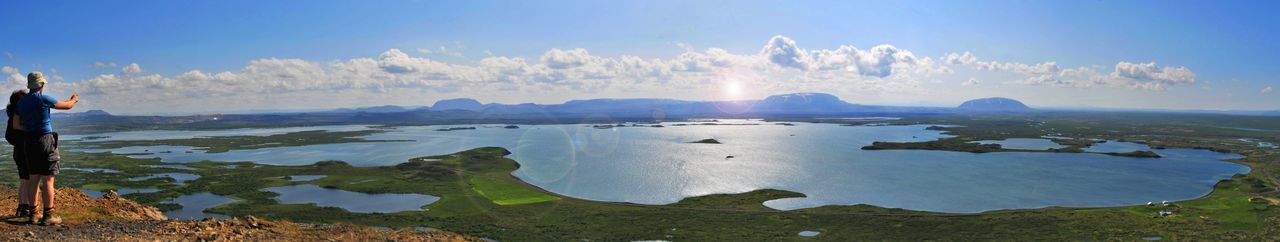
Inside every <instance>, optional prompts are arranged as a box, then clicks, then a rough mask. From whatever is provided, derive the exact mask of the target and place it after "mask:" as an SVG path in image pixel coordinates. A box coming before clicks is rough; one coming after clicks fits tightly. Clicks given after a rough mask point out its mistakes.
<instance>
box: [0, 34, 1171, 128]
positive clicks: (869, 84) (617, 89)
mask: <svg viewBox="0 0 1280 242" xmlns="http://www.w3.org/2000/svg"><path fill="white" fill-rule="evenodd" d="M678 46H680V47H681V48H683V49H684V50H685V51H684V52H683V53H680V54H679V55H676V56H673V57H669V58H641V57H638V56H627V55H623V56H597V55H593V54H592V53H591V52H589V51H588V50H586V49H582V48H574V49H550V50H547V51H546V52H544V53H543V54H542V55H541V56H538V57H537V58H536V59H532V58H531V59H526V58H521V57H511V56H495V55H492V54H487V55H488V56H486V57H483V58H480V59H479V60H477V61H474V62H467V63H451V62H444V61H439V60H436V59H432V58H430V57H433V56H440V55H445V56H453V55H452V54H447V53H457V52H454V51H453V50H450V49H448V48H445V47H443V46H442V47H440V48H438V49H417V50H416V52H417V53H415V54H421V55H424V56H412V55H410V54H409V53H405V52H403V51H401V50H399V49H388V50H386V51H385V52H382V53H381V54H378V55H376V56H371V57H363V58H353V59H347V60H333V61H308V60H302V59H288V58H266V59H258V60H253V61H250V62H249V63H248V64H246V65H245V66H244V67H242V68H240V69H238V70H229V71H215V72H207V71H202V70H190V71H187V72H185V73H182V74H178V75H168V76H166V75H159V74H142V69H141V67H139V66H138V65H137V64H136V63H131V64H130V65H128V66H125V67H124V68H123V69H122V71H121V73H114V74H103V75H98V76H96V77H93V78H90V79H87V80H82V81H77V82H58V83H55V84H56V85H55V86H54V88H53V89H54V90H67V91H69V92H79V93H81V94H84V96H85V98H86V100H96V101H93V102H86V103H85V105H87V106H90V107H89V108H96V109H107V110H108V111H113V112H121V113H131V112H156V110H170V109H179V110H172V111H171V112H182V111H186V112H195V111H200V112H214V111H219V110H245V109H286V108H296V107H334V106H371V105H384V104H398V105H422V104H427V103H430V101H433V100H435V99H439V98H441V97H474V98H480V99H482V100H486V101H512V102H529V101H552V102H559V101H564V100H565V99H569V98H579V97H584V96H585V97H601V96H608V97H626V96H640V97H653V96H654V95H661V97H672V98H687V99H702V100H706V99H724V98H729V97H725V96H719V95H718V94H716V93H722V92H723V90H721V89H722V86H726V85H729V84H732V85H735V86H739V87H743V88H744V89H747V90H745V91H744V92H745V93H749V94H747V95H746V96H741V95H739V96H735V97H733V98H754V97H763V96H764V95H769V94H777V93H787V92H803V91H820V92H831V93H837V94H843V95H849V96H864V97H865V96H872V97H873V98H874V97H875V96H881V97H883V96H895V97H899V96H910V95H903V94H914V95H932V94H922V93H929V92H932V93H934V94H937V93H945V91H943V90H932V89H936V88H935V87H931V86H930V85H922V84H921V83H922V81H924V82H937V81H939V80H940V79H938V78H936V77H939V76H942V77H944V78H945V77H949V76H945V75H946V74H950V73H952V71H951V69H950V68H948V66H947V65H953V66H954V65H963V66H970V67H973V68H974V69H978V70H983V71H989V72H1001V73H1008V75H1014V76H1018V77H1017V79H1015V81H1009V82H1010V83H1019V84H1027V85H1051V86H1070V87H1080V88H1087V87H1099V86H1123V87H1129V88H1145V89H1153V90H1154V89H1161V88H1164V87H1165V86H1172V85H1183V84H1190V83H1194V75H1193V74H1190V70H1187V69H1186V68H1184V67H1177V68H1170V67H1156V66H1154V63H1150V64H1149V66H1148V64H1132V63H1127V62H1122V64H1118V65H1117V68H1116V71H1114V72H1115V73H1111V74H1103V73H1100V72H1099V71H1098V70H1096V69H1095V68H1094V67H1078V68H1065V69H1064V68H1061V67H1059V66H1058V65H1057V63H1056V62H1052V61H1049V62H1043V63H1040V64H1021V63H1002V62H995V61H984V60H980V59H978V58H977V57H975V56H974V55H973V54H971V53H963V54H954V53H953V54H948V55H945V56H943V57H941V58H937V59H936V60H937V61H935V59H933V58H930V57H918V56H915V55H914V54H913V53H912V52H911V51H909V50H906V49H899V48H897V47H894V46H891V45H879V46H873V47H871V48H869V49H859V48H856V47H853V46H840V47H838V48H835V49H814V50H806V49H804V48H801V47H800V46H798V45H797V44H796V42H795V41H794V40H791V39H790V38H787V37H785V36H774V37H773V38H771V39H770V40H769V41H768V42H767V43H766V44H765V45H764V46H763V47H762V48H761V50H760V51H759V52H756V53H745V54H739V53H732V52H729V51H728V50H725V49H720V48H707V49H704V50H696V49H694V48H693V47H692V46H687V45H679V44H678ZM1126 63H1127V64H1126ZM95 64H97V63H95ZM102 64H104V65H109V64H108V63H102ZM12 71H13V72H14V73H17V69H13V70H12ZM9 72H10V71H9V67H6V69H5V74H6V75H9ZM1188 76H1190V77H1188ZM18 77H19V78H20V77H21V76H20V75H18ZM979 78H981V79H984V80H991V78H993V77H990V76H982V75H979V76H977V77H973V78H969V79H968V80H963V79H959V78H956V77H950V78H946V81H955V82H960V83H961V85H963V86H973V85H983V84H984V83H982V82H981V81H979V80H978V79H979ZM1001 78H1007V77H1001ZM961 80H963V81H961ZM1006 80H1008V79H1006ZM986 85H989V84H986ZM139 90H148V93H150V94H149V95H136V94H137V92H138V91H139ZM282 97H288V100H280V98H282ZM161 101H163V102H161ZM181 109H190V110H181Z"/></svg>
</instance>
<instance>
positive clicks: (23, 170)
mask: <svg viewBox="0 0 1280 242" xmlns="http://www.w3.org/2000/svg"><path fill="white" fill-rule="evenodd" d="M23 147H25V146H24V144H23V142H17V143H14V144H13V155H12V156H13V163H14V164H15V165H17V166H15V167H17V168H18V179H22V180H26V179H28V177H30V176H31V175H29V173H27V156H26V155H23V154H26V153H27V152H26V151H25V150H23Z"/></svg>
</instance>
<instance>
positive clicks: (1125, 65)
mask: <svg viewBox="0 0 1280 242" xmlns="http://www.w3.org/2000/svg"><path fill="white" fill-rule="evenodd" d="M1111 76H1112V77H1116V78H1120V79H1125V80H1128V81H1129V82H1128V84H1129V85H1131V86H1133V87H1137V88H1142V89H1148V90H1164V89H1165V87H1166V86H1172V85H1180V84H1192V83H1195V82H1196V74H1195V73H1191V69H1187V68H1186V67H1158V66H1156V63H1155V62H1150V63H1129V62H1125V61H1121V62H1120V63H1117V64H1116V68H1115V71H1114V72H1112V73H1111Z"/></svg>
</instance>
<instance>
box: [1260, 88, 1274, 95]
mask: <svg viewBox="0 0 1280 242" xmlns="http://www.w3.org/2000/svg"><path fill="white" fill-rule="evenodd" d="M1272 91H1275V90H1274V89H1271V86H1267V87H1264V88H1262V91H1260V92H1261V93H1262V94H1267V93H1271V92H1272Z"/></svg>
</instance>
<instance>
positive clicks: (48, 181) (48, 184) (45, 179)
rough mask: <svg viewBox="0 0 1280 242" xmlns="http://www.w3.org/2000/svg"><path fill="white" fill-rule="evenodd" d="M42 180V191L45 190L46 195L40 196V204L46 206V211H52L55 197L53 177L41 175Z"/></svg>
mask: <svg viewBox="0 0 1280 242" xmlns="http://www.w3.org/2000/svg"><path fill="white" fill-rule="evenodd" d="M40 180H41V181H42V183H43V184H40V185H41V189H43V190H44V193H43V194H40V195H41V196H40V197H41V200H40V202H41V203H42V204H44V209H50V208H53V195H54V194H53V193H54V190H53V176H52V175H41V176H40ZM33 200H34V199H33Z"/></svg>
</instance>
